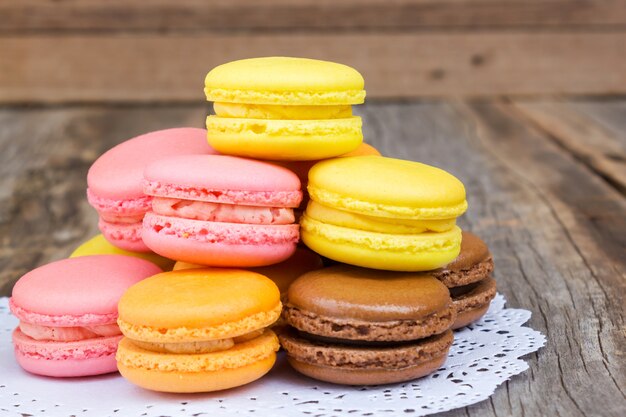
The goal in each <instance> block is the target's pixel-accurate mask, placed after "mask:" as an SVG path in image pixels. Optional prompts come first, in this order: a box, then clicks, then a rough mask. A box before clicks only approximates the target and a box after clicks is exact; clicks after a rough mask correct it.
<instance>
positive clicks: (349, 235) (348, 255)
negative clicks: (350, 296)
mask: <svg viewBox="0 0 626 417" xmlns="http://www.w3.org/2000/svg"><path fill="white" fill-rule="evenodd" d="M301 226H302V227H301V230H300V235H301V238H302V241H303V242H304V244H305V245H306V246H307V247H309V248H310V249H312V250H313V251H314V252H317V253H318V254H320V255H322V256H325V257H327V258H330V259H332V260H335V261H338V262H343V263H346V264H349V265H356V266H361V267H365V268H372V269H382V270H387V271H429V270H433V269H436V268H440V267H442V266H444V265H446V264H448V263H449V262H451V261H452V260H454V259H455V258H456V257H457V256H458V255H459V252H460V250H461V229H459V228H458V227H456V226H455V227H454V228H453V229H452V230H450V231H447V232H442V233H423V234H419V235H399V234H398V235H394V234H383V233H376V232H367V231H363V230H355V229H348V228H344V227H340V226H335V225H331V224H325V223H321V222H318V221H315V220H312V219H310V218H308V217H307V216H306V215H305V216H304V217H303V219H302V221H301ZM412 237H413V240H414V243H415V246H414V247H411V242H410V240H411V239H412ZM442 240H443V241H445V242H446V244H444V245H440V244H439V243H440V242H441V241H442ZM397 242H399V244H398V243H397Z"/></svg>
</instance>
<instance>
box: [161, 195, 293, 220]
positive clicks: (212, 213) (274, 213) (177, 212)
mask: <svg viewBox="0 0 626 417" xmlns="http://www.w3.org/2000/svg"><path fill="white" fill-rule="evenodd" d="M152 211H154V212H155V213H156V214H161V215H163V216H171V217H182V218H185V219H192V220H204V221H212V222H224V223H244V224H292V223H293V222H294V221H295V217H294V214H293V210H292V209H290V208H285V207H258V206H242V205H236V204H220V203H210V202H206V201H192V200H181V199H176V198H166V197H155V198H154V199H153V200H152Z"/></svg>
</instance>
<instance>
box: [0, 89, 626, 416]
mask: <svg viewBox="0 0 626 417" xmlns="http://www.w3.org/2000/svg"><path fill="white" fill-rule="evenodd" d="M621 102H622V103H623V102H624V101H623V100H622V101H621ZM601 103H602V102H601V101H598V102H595V104H594V105H593V106H592V105H589V103H587V104H585V103H582V104H580V103H577V105H579V107H578V108H583V107H584V106H587V107H588V108H593V107H594V106H596V107H598V106H600V107H601ZM617 103H619V101H618V102H617ZM580 106H582V107H580ZM619 109H623V113H622V117H621V119H623V118H624V117H626V106H620V105H617V106H613V107H612V112H613V114H614V115H618V114H619ZM357 112H358V113H359V114H360V115H361V116H363V118H364V128H365V131H364V133H365V139H366V141H368V142H370V143H372V144H373V145H375V146H376V147H377V148H378V149H380V150H381V151H382V152H383V153H384V154H386V155H388V156H395V157H400V158H405V159H413V160H418V161H422V162H426V163H429V164H433V165H436V166H440V167H442V168H444V169H447V170H449V171H450V172H452V173H454V174H455V175H457V176H458V177H459V178H460V179H461V180H462V181H463V182H464V183H465V185H466V189H467V193H468V200H469V205H470V208H469V210H468V212H467V214H466V215H464V216H463V217H462V219H461V225H462V227H463V228H466V229H469V230H473V231H474V232H476V233H478V234H479V235H480V236H481V237H483V239H485V241H486V242H487V243H488V245H489V247H490V248H491V251H492V252H493V255H494V259H495V262H496V273H495V278H496V280H497V282H498V286H499V291H500V292H502V293H503V294H505V296H506V297H507V299H508V300H509V305H510V306H512V307H521V308H525V309H530V310H531V311H532V312H533V317H532V319H531V322H530V325H531V326H532V327H533V328H535V329H538V330H540V331H542V332H544V333H545V334H546V335H547V336H548V344H547V346H546V347H545V348H543V349H542V350H540V351H539V352H538V353H537V354H533V355H531V356H530V357H529V358H528V360H529V364H530V370H529V371H527V372H526V373H524V374H522V375H520V376H517V377H515V378H513V379H512V380H511V381H508V382H507V383H505V384H504V385H503V386H501V387H500V388H499V389H498V390H497V391H496V392H495V394H494V395H493V396H492V397H491V398H490V399H489V400H487V401H484V402H482V403H480V404H477V405H474V406H471V407H468V408H465V409H461V410H456V411H452V412H449V413H445V414H444V415H446V416H448V417H457V416H480V417H485V416H490V417H491V416H522V415H526V416H544V415H550V416H552V415H555V416H557V415H558V416H568V417H569V416H573V417H578V416H603V417H604V416H608V417H613V416H615V417H618V416H619V417H621V416H623V415H624V410H626V397H625V396H624V390H625V388H626V368H625V367H626V364H625V362H624V360H623V358H624V354H625V352H624V349H625V347H626V340H625V335H624V313H625V311H624V310H625V305H624V302H623V300H624V296H625V295H626V291H625V290H626V288H625V285H626V280H625V278H626V258H624V253H625V249H626V216H625V215H624V213H626V198H625V197H624V196H623V195H622V194H621V193H619V192H618V190H617V189H616V188H615V187H614V186H613V185H612V184H610V183H607V182H606V181H605V180H604V179H603V178H601V177H600V176H599V175H598V174H597V172H596V171H594V170H591V169H589V166H588V165H587V164H586V163H584V161H582V160H581V159H580V158H579V157H577V156H576V155H573V154H572V153H571V152H570V150H569V148H566V147H564V146H561V145H560V144H559V143H557V142H556V141H554V140H553V139H551V138H550V136H551V135H552V133H550V134H548V133H547V132H545V131H544V130H543V129H542V128H541V126H539V125H537V124H534V123H533V124H530V123H529V120H528V118H527V117H525V116H524V117H522V115H521V113H520V111H519V108H518V107H517V106H515V105H514V104H512V103H510V102H508V101H496V102H494V101H469V102H468V101H458V102H452V103H450V102H443V101H439V102H418V103H415V102H406V103H369V104H367V105H365V106H361V107H358V108H357ZM205 113H206V106H205V105H200V104H198V105H195V104H194V105H179V106H159V107H154V106H144V105H141V106H115V107H113V106H91V107H87V108H85V107H84V106H75V107H74V106H70V107H59V108H48V109H31V108H16V109H11V108H4V109H0V123H1V125H2V126H3V129H0V236H1V238H0V288H1V290H0V292H1V293H2V294H5V295H6V294H8V293H9V289H10V287H11V285H12V283H13V282H14V281H15V280H16V279H17V278H19V276H20V275H21V274H23V273H24V272H26V271H27V270H29V269H31V268H33V267H35V266H38V265H41V264H43V263H45V262H48V261H50V260H53V259H59V258H62V257H65V256H67V255H68V254H69V253H70V252H71V250H72V249H73V248H74V247H75V246H76V245H78V244H79V243H80V242H81V241H83V240H84V239H86V238H87V237H89V236H91V235H92V234H93V233H95V230H96V227H95V224H96V216H95V213H94V211H93V210H92V209H91V208H90V207H89V206H88V205H87V203H86V201H85V196H84V189H85V173H86V170H87V168H88V167H89V165H90V164H91V162H92V161H93V160H94V159H95V158H96V157H97V155H99V154H101V153H102V152H103V151H104V150H105V149H107V148H109V147H111V146H113V145H114V144H117V143H119V142H120V141H121V140H123V139H125V138H128V137H130V136H133V135H136V134H139V133H142V132H145V131H148V130H152V129H158V128H163V127H172V126H180V125H195V126H199V125H201V123H202V120H203V116H204V114H205ZM601 113H602V112H599V111H597V112H596V113H595V114H594V116H593V120H596V119H598V120H600V118H598V116H597V114H601ZM589 118H591V116H589ZM617 119H619V118H617ZM617 119H616V120H617ZM602 120H603V123H604V124H606V125H607V126H609V127H607V129H609V128H610V126H613V122H612V121H611V120H612V117H605V118H603V119H602Z"/></svg>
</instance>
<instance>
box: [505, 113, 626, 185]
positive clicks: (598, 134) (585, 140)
mask: <svg viewBox="0 0 626 417" xmlns="http://www.w3.org/2000/svg"><path fill="white" fill-rule="evenodd" d="M513 106H514V107H515V108H516V109H518V110H519V111H520V112H521V113H522V114H523V115H524V116H525V117H528V118H529V119H530V121H532V123H534V124H535V125H536V126H537V127H538V128H539V129H542V130H544V131H545V132H547V133H548V134H549V135H550V137H551V138H552V139H553V140H555V141H557V142H558V143H559V144H560V145H561V146H563V147H564V148H566V149H567V150H568V151H569V152H571V153H572V154H574V155H575V156H576V157H577V158H578V159H580V160H582V161H583V163H585V164H586V165H588V166H589V167H590V168H591V169H592V170H593V171H595V172H596V173H598V174H599V175H601V176H602V177H603V178H605V179H606V180H607V181H609V182H610V183H611V184H613V185H614V186H615V187H616V188H617V189H618V190H619V191H620V192H621V193H623V194H624V195H626V143H623V142H622V143H620V141H619V139H618V138H617V137H616V136H614V135H613V134H612V133H611V132H610V131H609V130H607V129H606V128H604V127H603V126H602V125H600V124H598V123H596V122H595V121H594V120H593V119H592V118H591V117H588V116H586V115H585V114H584V113H581V112H579V111H576V110H573V109H572V108H571V107H569V106H568V104H567V103H566V102H559V101H515V102H514V103H513ZM623 115H626V113H624V114H623Z"/></svg>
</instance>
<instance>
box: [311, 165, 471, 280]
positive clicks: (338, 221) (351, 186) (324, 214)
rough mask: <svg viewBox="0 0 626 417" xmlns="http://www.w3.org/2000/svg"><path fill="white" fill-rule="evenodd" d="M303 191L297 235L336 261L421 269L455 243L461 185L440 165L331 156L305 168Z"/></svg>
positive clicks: (450, 256) (447, 257) (453, 252)
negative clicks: (305, 202)
mask: <svg viewBox="0 0 626 417" xmlns="http://www.w3.org/2000/svg"><path fill="white" fill-rule="evenodd" d="M308 192H309V195H310V198H311V201H310V202H309V204H308V206H307V209H306V211H305V213H304V215H303V216H302V218H301V220H300V225H301V236H302V241H303V242H304V244H305V245H307V246H308V247H309V248H311V249H312V250H314V251H315V252H317V253H319V254H320V255H322V256H325V257H327V258H330V259H333V260H335V261H339V262H344V263H346V264H351V265H356V266H362V267H366V268H375V269H383V270H391V271H427V270H432V269H436V268H439V267H442V266H444V265H446V264H448V263H450V262H451V261H453V260H454V259H455V258H456V257H457V256H458V254H459V251H460V249H461V229H460V228H459V227H457V226H456V218H457V217H458V216H460V215H461V214H463V213H464V212H465V210H466V209H467V201H466V200H465V188H464V186H463V183H462V182H461V181H459V180H458V179H457V178H455V177H454V176H453V175H451V174H449V173H448V172H446V171H444V170H442V169H439V168H435V167H432V166H429V165H425V164H421V163H418V162H412V161H405V160H400V159H394V158H386V157H381V156H356V157H347V158H335V159H329V160H326V161H322V162H319V163H317V164H315V166H313V168H311V170H310V171H309V184H308Z"/></svg>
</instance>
